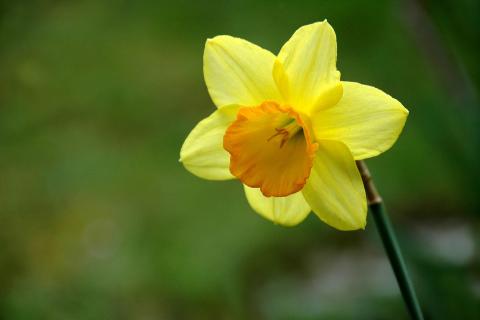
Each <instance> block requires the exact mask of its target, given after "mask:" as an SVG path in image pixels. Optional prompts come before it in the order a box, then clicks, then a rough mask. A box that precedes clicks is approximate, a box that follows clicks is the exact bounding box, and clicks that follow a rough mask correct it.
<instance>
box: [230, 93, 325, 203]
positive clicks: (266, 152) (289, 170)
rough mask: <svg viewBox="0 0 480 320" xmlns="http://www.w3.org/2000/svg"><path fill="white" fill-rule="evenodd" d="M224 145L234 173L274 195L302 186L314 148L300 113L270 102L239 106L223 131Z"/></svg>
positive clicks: (254, 186) (293, 190)
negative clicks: (236, 112)
mask: <svg viewBox="0 0 480 320" xmlns="http://www.w3.org/2000/svg"><path fill="white" fill-rule="evenodd" d="M223 146H224V148H225V150H227V151H228V152H229V153H230V171H231V172H232V174H233V175H234V176H236V177H237V178H238V179H240V180H241V181H242V182H243V183H244V184H246V185H247V186H249V187H253V188H260V190H261V191H262V193H263V194H264V195H265V196H275V197H284V196H288V195H290V194H292V193H295V192H297V191H300V190H301V189H302V188H303V186H304V185H305V182H306V181H307V178H308V176H309V175H310V170H311V168H312V165H313V158H314V156H315V151H316V149H317V144H316V143H314V142H312V139H311V135H310V129H309V126H308V125H307V124H306V123H305V121H304V119H302V117H301V116H300V114H298V113H297V112H295V111H293V110H292V109H291V108H288V107H281V106H279V105H278V104H277V103H275V102H270V101H267V102H264V103H262V104H261V105H260V106H258V107H245V108H241V109H240V110H239V111H238V114H237V119H236V120H235V121H234V122H233V123H232V124H231V125H230V126H229V127H228V129H227V131H226V132H225V135H224V138H223Z"/></svg>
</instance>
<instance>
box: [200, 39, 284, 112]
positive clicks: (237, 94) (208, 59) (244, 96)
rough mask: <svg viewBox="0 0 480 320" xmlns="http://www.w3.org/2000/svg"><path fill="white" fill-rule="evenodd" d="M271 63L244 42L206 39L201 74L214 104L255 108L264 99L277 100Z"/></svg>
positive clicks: (271, 59)
mask: <svg viewBox="0 0 480 320" xmlns="http://www.w3.org/2000/svg"><path fill="white" fill-rule="evenodd" d="M274 61H275V56H274V55H273V54H272V53H271V52H270V51H268V50H265V49H262V48H260V47H259V46H256V45H254V44H253V43H250V42H248V41H246V40H243V39H240V38H234V37H230V36H217V37H215V38H213V39H208V40H207V43H206V44H205V52H204V55H203V73H204V77H205V82H206V84H207V87H208V92H209V93H210V96H211V97H212V100H213V102H214V103H215V105H216V106H217V107H219V108H220V107H223V106H225V105H229V104H239V105H242V106H256V105H259V104H261V103H262V102H263V101H265V100H276V101H280V100H279V99H280V94H279V92H278V89H277V86H276V84H275V82H274V81H273V76H272V69H273V63H274Z"/></svg>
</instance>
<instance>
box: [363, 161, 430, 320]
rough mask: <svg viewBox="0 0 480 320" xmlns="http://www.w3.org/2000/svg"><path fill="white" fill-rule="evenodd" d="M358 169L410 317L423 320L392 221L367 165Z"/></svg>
mask: <svg viewBox="0 0 480 320" xmlns="http://www.w3.org/2000/svg"><path fill="white" fill-rule="evenodd" d="M357 167H358V170H359V171H360V175H361V176H362V180H363V185H364V186H365V192H366V194H367V201H368V207H369V208H370V211H371V213H372V215H373V218H374V220H375V224H376V226H377V230H378V233H379V235H380V238H381V239H382V242H383V246H384V248H385V251H386V253H387V256H388V259H389V260H390V265H391V266H392V269H393V272H394V274H395V278H396V279H397V283H398V286H399V287H400V292H401V294H402V297H403V300H404V302H405V304H406V307H407V310H408V312H409V314H410V317H411V318H412V319H414V320H423V315H422V310H421V309H420V304H419V303H418V299H417V296H416V294H415V289H414V288H413V284H412V281H411V279H410V276H409V274H408V271H407V267H406V265H405V261H404V260H403V256H402V252H401V250H400V246H399V245H398V242H397V239H396V237H395V233H394V231H393V228H392V225H391V223H390V219H389V218H388V215H387V212H386V210H385V206H384V205H383V201H382V198H381V197H380V194H379V193H378V191H377V189H376V187H375V184H374V183H373V179H372V176H371V174H370V171H369V170H368V167H367V165H366V164H365V162H363V161H357Z"/></svg>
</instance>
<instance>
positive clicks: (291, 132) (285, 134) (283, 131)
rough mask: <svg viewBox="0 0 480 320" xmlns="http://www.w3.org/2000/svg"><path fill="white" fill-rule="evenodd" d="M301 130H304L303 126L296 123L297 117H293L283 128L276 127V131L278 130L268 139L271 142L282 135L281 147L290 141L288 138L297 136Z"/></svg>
mask: <svg viewBox="0 0 480 320" xmlns="http://www.w3.org/2000/svg"><path fill="white" fill-rule="evenodd" d="M300 130H302V127H301V126H299V125H298V124H297V123H296V121H295V119H291V120H289V121H288V122H287V124H286V125H284V126H283V127H282V128H275V131H277V132H276V133H274V134H273V135H272V136H271V137H269V138H268V139H267V141H268V142H269V141H270V140H272V139H273V138H275V137H278V136H280V135H281V136H282V140H281V141H280V148H281V147H283V145H284V144H285V143H286V142H287V141H288V139H290V138H291V137H293V136H295V135H296V134H297V133H298V132H299V131H300Z"/></svg>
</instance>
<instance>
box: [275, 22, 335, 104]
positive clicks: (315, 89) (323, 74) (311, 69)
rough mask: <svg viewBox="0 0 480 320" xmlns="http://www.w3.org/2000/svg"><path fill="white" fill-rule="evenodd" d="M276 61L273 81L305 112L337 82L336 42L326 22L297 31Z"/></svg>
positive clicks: (333, 33)
mask: <svg viewBox="0 0 480 320" xmlns="http://www.w3.org/2000/svg"><path fill="white" fill-rule="evenodd" d="M277 59H278V61H279V62H277V63H276V66H275V69H274V72H273V75H274V78H275V81H276V82H277V84H278V86H279V88H280V89H281V90H282V94H283V95H284V96H285V97H286V98H287V102H288V103H289V104H290V105H292V107H294V108H296V109H297V110H299V111H302V112H304V113H308V110H309V109H310V108H312V107H314V106H315V104H316V103H318V99H319V96H320V95H321V94H322V92H323V91H325V90H324V89H325V87H326V86H331V85H332V83H335V82H338V81H339V80H340V72H338V71H337V68H336V61H337V40H336V37H335V32H334V31H333V28H332V27H331V26H330V24H328V22H327V21H326V20H325V21H323V22H317V23H313V24H309V25H306V26H303V27H301V28H299V29H298V30H297V31H296V32H295V33H294V34H293V36H292V37H291V38H290V40H288V41H287V43H285V45H284V46H283V47H282V49H281V50H280V53H279V54H278V57H277ZM285 79H288V81H286V80H285ZM286 84H288V88H286Z"/></svg>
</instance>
